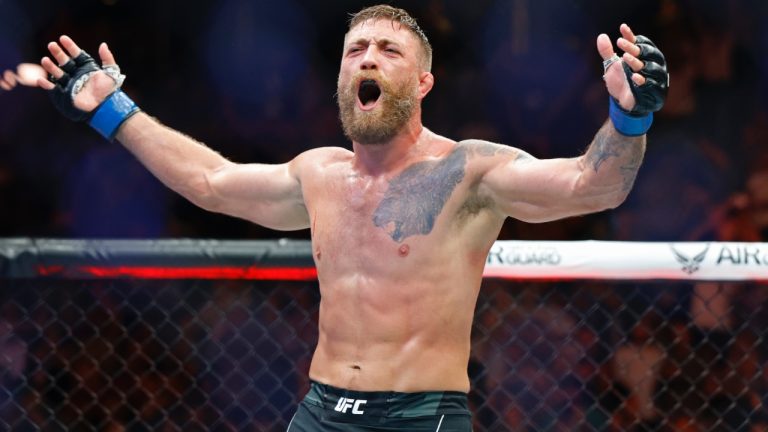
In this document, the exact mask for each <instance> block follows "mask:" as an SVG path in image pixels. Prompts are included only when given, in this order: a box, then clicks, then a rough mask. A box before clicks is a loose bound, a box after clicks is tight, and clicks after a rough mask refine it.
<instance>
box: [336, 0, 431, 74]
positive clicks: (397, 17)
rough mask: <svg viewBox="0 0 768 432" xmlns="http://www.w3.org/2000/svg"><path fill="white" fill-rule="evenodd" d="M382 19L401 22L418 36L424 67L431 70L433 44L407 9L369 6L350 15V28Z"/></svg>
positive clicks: (383, 5) (381, 5) (382, 5)
mask: <svg viewBox="0 0 768 432" xmlns="http://www.w3.org/2000/svg"><path fill="white" fill-rule="evenodd" d="M380 19H385V20H390V21H392V22H393V23H395V22H397V23H400V24H401V25H403V26H405V28H407V29H408V30H410V32H411V33H413V34H414V35H415V36H416V38H417V39H418V40H419V43H420V44H421V48H422V54H423V56H422V57H423V62H422V63H423V64H422V66H423V67H424V70H426V71H431V70H432V45H431V44H430V43H429V39H427V35H426V34H425V33H424V30H422V29H421V27H419V24H418V23H417V22H416V20H415V19H414V18H413V17H412V16H411V15H410V14H409V13H408V12H406V11H405V9H399V8H396V7H392V6H390V5H385V4H380V5H376V6H370V7H367V8H365V9H363V10H361V11H360V12H358V13H355V14H351V15H350V17H349V29H348V30H352V28H353V27H355V26H356V25H358V24H360V23H362V22H365V21H368V20H374V21H375V20H380Z"/></svg>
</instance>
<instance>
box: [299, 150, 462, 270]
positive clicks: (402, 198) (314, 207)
mask: <svg viewBox="0 0 768 432" xmlns="http://www.w3.org/2000/svg"><path fill="white" fill-rule="evenodd" d="M462 156H463V155H461V154H460V155H457V156H454V157H451V156H449V157H448V158H445V159H440V160H438V161H429V162H419V163H416V164H413V165H411V166H410V167H408V168H406V169H405V170H403V171H402V172H400V173H399V174H398V175H395V176H392V177H386V176H380V177H366V176H360V175H355V174H354V173H353V172H337V173H329V175H328V177H327V178H326V181H325V182H324V184H322V185H320V184H318V186H319V187H318V189H319V193H317V194H313V195H311V196H313V197H315V198H314V199H313V201H312V202H311V203H308V204H310V205H309V206H308V208H309V210H310V217H311V219H312V237H313V244H314V249H315V259H316V261H320V262H322V261H324V260H328V259H332V258H342V259H345V260H347V261H349V262H357V261H359V260H368V261H373V262H375V261H376V260H385V259H389V258H393V257H395V258H411V259H413V258H414V257H416V256H418V254H419V253H420V252H423V251H425V250H426V249H427V248H428V247H429V246H430V245H431V244H433V243H437V242H440V241H442V240H443V237H445V236H446V235H448V233H449V231H450V227H451V222H452V220H453V219H454V217H455V214H456V209H457V206H458V205H459V204H458V203H460V202H461V201H462V199H463V195H465V194H466V188H465V187H464V186H463V180H464V178H465V171H464V170H465V160H464V158H463V157H462ZM320 262H318V264H320Z"/></svg>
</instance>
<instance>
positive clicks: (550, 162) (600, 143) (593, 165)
mask: <svg viewBox="0 0 768 432" xmlns="http://www.w3.org/2000/svg"><path fill="white" fill-rule="evenodd" d="M620 30H621V34H622V37H621V38H619V40H618V41H617V45H618V47H619V48H620V49H622V50H623V51H624V55H623V56H622V57H619V56H618V55H616V54H615V52H614V49H613V44H612V43H611V41H610V39H609V38H608V36H607V35H605V34H601V35H600V36H598V38H597V49H598V51H599V53H600V55H601V57H602V58H603V68H604V75H603V79H604V81H605V85H606V88H607V90H608V93H609V121H607V122H606V123H605V124H604V125H603V127H602V128H600V130H599V131H598V132H597V134H596V135H595V138H594V140H593V141H592V143H591V144H590V146H589V148H588V149H587V151H586V152H585V153H584V154H583V155H582V156H580V157H578V158H571V159H546V160H539V159H535V158H533V157H530V155H527V154H524V153H523V152H520V151H518V152H517V153H516V154H517V156H516V157H512V158H509V159H508V160H503V159H497V161H498V162H497V163H494V164H492V168H491V169H489V170H488V171H487V172H486V174H485V175H484V177H483V180H482V181H481V188H480V191H481V193H483V192H485V193H487V194H488V195H490V197H491V198H492V200H493V201H494V202H495V204H496V206H497V208H498V209H499V210H500V211H501V212H502V213H503V214H504V215H506V216H512V217H516V218H518V219H522V220H527V221H531V222H542V221H548V220H554V219H559V218H562V217H568V216H574V215H578V214H584V213H589V212H594V211H600V210H604V209H607V208H613V207H616V206H617V205H619V204H620V203H621V202H623V201H624V199H625V198H626V196H627V194H628V193H629V190H630V189H631V187H632V184H633V183H634V180H635V177H636V176H637V172H638V170H639V169H640V164H641V162H642V159H643V155H644V153H645V142H646V138H645V134H646V132H647V131H648V129H649V128H650V126H651V123H652V121H653V113H654V112H655V111H658V110H659V109H661V107H662V105H663V104H664V99H665V97H666V93H667V88H668V86H669V75H668V74H667V69H666V61H665V59H664V56H663V54H662V53H661V51H659V49H658V48H657V47H656V46H655V45H654V44H653V42H651V41H650V39H648V38H646V37H644V36H640V35H637V36H636V35H635V34H634V33H633V32H632V30H631V29H630V28H629V26H627V25H626V24H622V25H621V28H620Z"/></svg>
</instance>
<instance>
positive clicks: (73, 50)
mask: <svg viewBox="0 0 768 432" xmlns="http://www.w3.org/2000/svg"><path fill="white" fill-rule="evenodd" d="M59 43H61V46H63V47H64V49H65V50H67V53H69V56H70V57H72V58H75V57H77V56H79V55H80V53H81V52H82V51H83V50H81V49H80V47H79V46H77V44H76V43H75V41H73V40H72V38H70V37H69V36H67V35H63V36H61V37H60V38H59Z"/></svg>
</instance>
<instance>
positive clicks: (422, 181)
mask: <svg viewBox="0 0 768 432" xmlns="http://www.w3.org/2000/svg"><path fill="white" fill-rule="evenodd" d="M466 163H467V152H466V149H464V148H461V147H459V148H458V149H456V150H455V151H454V152H453V153H451V154H450V155H449V156H448V157H446V158H444V159H442V160H439V161H425V162H418V163H415V164H413V165H411V166H409V167H408V168H406V169H405V171H403V172H402V173H400V175H398V176H397V177H395V178H393V179H392V180H390V182H389V188H388V189H387V192H386V193H385V194H384V198H383V199H382V200H381V202H380V203H379V206H378V207H377V208H376V210H375V211H374V213H373V224H374V225H375V226H377V227H379V228H382V229H384V230H385V231H387V234H389V236H390V237H392V240H394V241H396V242H401V241H403V240H404V239H406V238H407V237H410V236H412V235H419V234H421V235H426V234H429V233H430V232H431V231H432V228H433V227H434V226H435V220H436V219H437V217H438V216H439V215H440V212H441V211H442V210H443V207H444V206H445V203H446V202H447V201H448V198H449V197H450V196H451V193H452V192H453V190H454V189H456V185H458V184H459V183H461V181H462V180H463V179H464V172H465V167H466Z"/></svg>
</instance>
